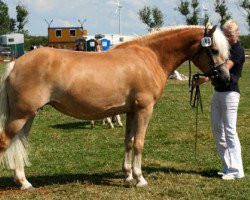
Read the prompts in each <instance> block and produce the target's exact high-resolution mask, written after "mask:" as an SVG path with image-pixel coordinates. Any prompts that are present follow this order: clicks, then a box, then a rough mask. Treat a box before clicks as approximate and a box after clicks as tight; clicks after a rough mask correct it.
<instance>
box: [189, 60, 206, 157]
mask: <svg viewBox="0 0 250 200" xmlns="http://www.w3.org/2000/svg"><path fill="white" fill-rule="evenodd" d="M199 78H200V74H195V75H193V78H192V81H191V64H190V61H189V87H190V88H191V90H190V105H191V106H192V107H193V108H196V120H195V149H194V151H195V160H196V155H197V141H198V122H199V121H198V119H199V107H200V109H201V112H203V105H202V99H201V93H200V87H199V86H194V83H195V82H196V81H197V80H198V79H199ZM194 90H195V93H194ZM193 93H194V96H193Z"/></svg>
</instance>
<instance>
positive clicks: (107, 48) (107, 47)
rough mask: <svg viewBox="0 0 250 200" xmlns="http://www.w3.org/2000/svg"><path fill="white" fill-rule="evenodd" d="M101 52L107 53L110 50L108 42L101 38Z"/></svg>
mask: <svg viewBox="0 0 250 200" xmlns="http://www.w3.org/2000/svg"><path fill="white" fill-rule="evenodd" d="M101 47H102V51H107V50H109V48H110V40H108V39H106V38H103V39H101Z"/></svg>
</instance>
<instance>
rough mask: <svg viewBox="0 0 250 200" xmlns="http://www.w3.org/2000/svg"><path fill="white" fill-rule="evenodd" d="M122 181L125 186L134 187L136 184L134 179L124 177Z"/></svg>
mask: <svg viewBox="0 0 250 200" xmlns="http://www.w3.org/2000/svg"><path fill="white" fill-rule="evenodd" d="M124 183H125V185H126V186H127V187H134V186H135V185H136V180H135V179H133V178H132V179H128V178H127V179H125V180H124Z"/></svg>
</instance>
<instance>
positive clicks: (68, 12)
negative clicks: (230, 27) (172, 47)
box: [4, 0, 248, 35]
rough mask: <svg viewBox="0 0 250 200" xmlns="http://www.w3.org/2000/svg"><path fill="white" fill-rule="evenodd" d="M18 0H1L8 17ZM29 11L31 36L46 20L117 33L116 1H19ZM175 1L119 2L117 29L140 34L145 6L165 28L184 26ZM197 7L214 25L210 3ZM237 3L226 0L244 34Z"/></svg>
mask: <svg viewBox="0 0 250 200" xmlns="http://www.w3.org/2000/svg"><path fill="white" fill-rule="evenodd" d="M19 1H20V0H5V1H4V2H6V3H7V5H8V6H9V8H10V9H9V10H10V12H11V16H12V17H15V6H16V5H17V4H18V2H19ZM21 2H22V4H24V5H25V6H26V7H27V9H28V11H29V16H28V18H29V23H28V25H27V26H26V28H27V29H28V30H29V33H30V34H33V35H47V24H46V22H45V21H44V19H47V20H48V21H50V20H52V19H53V20H54V21H53V23H52V24H51V25H52V26H55V27H58V26H80V24H79V22H78V19H80V20H81V21H83V20H84V19H87V21H86V22H85V23H84V27H85V28H86V29H88V32H89V33H90V34H96V33H118V15H117V14H115V11H116V9H117V0H71V1H68V0H22V1H21ZM178 2H179V1H178V0H120V4H121V5H122V6H123V7H122V9H121V25H122V27H121V29H122V33H124V34H133V33H136V34H144V33H145V32H146V31H147V28H146V26H145V25H144V24H143V23H142V22H141V21H140V20H139V17H138V14H137V13H138V11H139V9H142V8H143V7H144V6H145V5H147V6H150V7H152V6H157V7H158V8H160V9H161V11H162V12H163V14H164V17H165V18H164V21H165V25H180V24H185V20H184V17H183V16H182V15H181V14H180V13H179V12H178V11H176V10H174V8H177V5H178ZM199 2H200V7H201V8H202V4H203V3H205V4H206V5H207V6H208V14H209V16H211V17H212V22H213V23H218V15H217V14H215V12H214V5H213V4H214V0H200V1H199ZM237 3H238V1H237V0H230V1H228V4H227V5H228V7H229V11H230V13H232V16H233V17H234V18H235V19H236V20H237V21H238V22H239V24H240V28H241V30H242V31H241V32H242V33H248V27H247V23H246V21H245V16H244V15H243V14H242V12H241V11H240V10H239V8H238V7H237Z"/></svg>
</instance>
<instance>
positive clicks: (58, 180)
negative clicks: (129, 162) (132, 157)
mask: <svg viewBox="0 0 250 200" xmlns="http://www.w3.org/2000/svg"><path fill="white" fill-rule="evenodd" d="M123 178H124V176H123V175H121V174H118V172H117V173H116V172H114V173H113V172H111V173H102V174H59V175H53V176H36V177H34V176H30V177H27V179H28V181H29V182H30V183H31V184H32V185H33V187H35V188H39V187H45V186H50V185H56V184H58V185H66V184H70V183H80V184H88V185H103V186H112V187H124V185H123V184H122V181H123ZM0 180H1V181H0V191H3V190H13V189H18V187H17V185H16V184H15V183H14V181H13V178H11V177H1V178H0Z"/></svg>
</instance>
